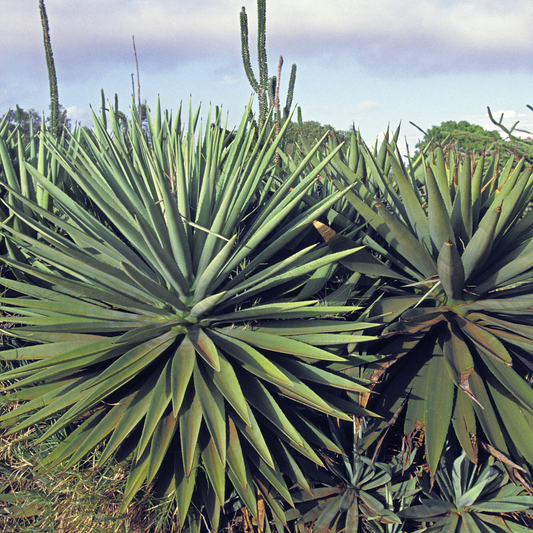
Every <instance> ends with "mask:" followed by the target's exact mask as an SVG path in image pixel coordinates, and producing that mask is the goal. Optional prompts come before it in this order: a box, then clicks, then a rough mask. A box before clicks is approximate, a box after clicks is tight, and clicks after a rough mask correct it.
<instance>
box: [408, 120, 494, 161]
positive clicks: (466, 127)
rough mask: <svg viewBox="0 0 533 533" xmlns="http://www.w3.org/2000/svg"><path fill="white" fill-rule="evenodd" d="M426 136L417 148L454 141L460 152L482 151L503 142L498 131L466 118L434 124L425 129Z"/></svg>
mask: <svg viewBox="0 0 533 533" xmlns="http://www.w3.org/2000/svg"><path fill="white" fill-rule="evenodd" d="M421 131H422V132H423V133H424V137H423V138H422V140H421V141H420V142H419V143H418V144H417V145H416V148H417V150H422V149H423V148H425V147H426V146H427V145H428V144H429V143H431V142H432V143H433V144H434V145H435V146H436V145H437V144H440V145H442V146H444V145H445V144H449V143H454V144H455V146H456V147H457V150H459V151H460V152H465V153H466V152H471V153H472V152H476V153H478V154H479V153H481V152H482V151H483V150H485V151H487V150H490V149H492V148H493V147H494V146H495V145H497V146H500V144H501V143H502V142H503V139H502V138H501V136H500V134H499V133H498V132H497V131H488V130H486V129H485V128H483V127H482V126H478V125H477V124H470V122H467V121H466V120H461V121H460V122H455V121H454V120H447V121H446V122H442V123H441V125H440V126H432V127H431V128H429V129H428V130H427V131H425V132H424V131H423V130H421Z"/></svg>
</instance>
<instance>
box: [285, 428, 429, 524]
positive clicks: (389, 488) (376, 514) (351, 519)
mask: <svg viewBox="0 0 533 533" xmlns="http://www.w3.org/2000/svg"><path fill="white" fill-rule="evenodd" d="M366 427H367V423H366V420H365V419H362V420H357V421H354V422H353V423H352V424H348V423H342V422H341V421H337V422H332V421H331V420H330V432H329V434H330V436H331V437H332V438H333V440H334V441H335V443H336V444H337V445H338V446H339V448H340V450H341V451H342V454H341V455H340V456H337V457H328V460H326V461H325V464H326V468H327V470H328V473H329V476H330V477H329V480H328V478H327V476H323V477H324V478H326V479H322V480H321V481H320V482H314V483H312V486H307V487H304V488H298V489H297V490H295V491H293V492H292V496H293V500H294V503H295V508H294V509H290V510H289V511H287V513H286V517H287V520H288V521H293V520H295V527H296V529H297V531H301V532H306V531H309V529H308V528H309V527H311V530H312V531H313V533H327V532H328V531H330V532H331V533H337V532H342V531H350V532H351V533H357V532H358V531H361V532H363V531H364V532H370V533H400V531H403V524H404V522H405V520H404V519H402V518H400V516H399V515H398V513H397V511H398V510H400V509H403V508H404V507H408V506H409V504H410V503H411V501H412V500H413V498H414V496H415V494H416V493H417V492H418V490H419V489H418V488H417V487H416V483H417V479H416V476H414V475H411V474H410V473H409V467H410V466H411V464H412V462H413V459H414V455H415V452H412V453H410V454H409V453H407V452H402V453H399V454H397V455H396V456H394V457H393V458H392V459H389V460H387V461H386V462H380V461H375V460H374V459H373V458H372V457H369V456H368V454H365V453H363V451H362V450H361V449H360V448H359V446H360V443H361V442H362V440H363V439H362V437H363V436H364V434H365V430H366Z"/></svg>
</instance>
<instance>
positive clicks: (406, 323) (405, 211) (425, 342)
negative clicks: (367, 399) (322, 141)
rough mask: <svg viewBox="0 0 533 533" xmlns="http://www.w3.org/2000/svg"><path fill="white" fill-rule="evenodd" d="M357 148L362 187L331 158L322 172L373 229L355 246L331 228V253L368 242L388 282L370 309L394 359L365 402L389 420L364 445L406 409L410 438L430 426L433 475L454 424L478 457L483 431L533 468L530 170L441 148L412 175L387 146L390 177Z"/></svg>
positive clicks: (361, 267) (362, 263)
mask: <svg viewBox="0 0 533 533" xmlns="http://www.w3.org/2000/svg"><path fill="white" fill-rule="evenodd" d="M361 153H362V157H364V158H365V161H366V163H367V167H368V178H367V180H366V182H364V183H363V182H361V181H359V182H355V181H354V178H353V176H352V175H351V174H350V173H343V172H341V171H340V170H342V169H340V167H338V166H335V165H334V164H332V165H329V166H328V167H327V171H328V172H329V173H330V174H331V177H332V178H333V180H334V183H337V184H338V183H342V184H343V186H344V185H347V184H352V185H353V186H354V187H353V189H352V190H351V191H349V193H348V194H347V195H346V198H347V200H349V201H350V202H351V203H352V204H353V205H354V207H356V209H357V210H358V212H359V214H360V216H362V217H363V218H364V219H365V220H366V221H367V223H368V226H369V228H370V231H369V232H368V235H366V236H365V237H363V238H361V239H359V240H357V239H355V242H354V241H353V240H350V239H347V238H346V237H344V236H343V235H336V234H335V232H332V233H331V232H330V234H329V246H330V248H331V250H332V251H338V250H341V249H348V248H349V247H350V246H352V247H356V246H357V244H359V243H365V244H366V245H367V246H368V247H369V248H371V249H373V253H374V254H375V255H377V256H378V258H379V260H380V262H381V265H380V266H379V269H376V270H375V276H379V277H381V278H385V279H387V278H388V279H387V284H386V286H385V288H384V293H383V295H382V298H381V299H380V300H379V301H378V302H377V303H376V304H375V305H374V307H373V309H372V313H373V314H374V316H379V317H381V318H380V320H383V321H384V322H386V323H387V326H386V328H385V329H384V330H383V331H382V339H381V340H380V341H379V343H378V344H377V345H376V347H375V348H374V349H375V350H376V351H380V350H381V351H382V353H390V354H391V356H392V363H393V364H391V361H389V362H387V364H386V366H383V367H381V368H380V367H375V366H373V367H371V368H369V373H371V372H372V371H375V374H374V375H375V376H378V378H379V380H380V381H382V385H377V386H376V387H379V390H380V395H376V396H374V402H373V403H370V404H369V405H371V406H372V408H373V409H375V410H376V411H377V412H378V413H380V414H381V415H382V416H383V417H384V419H385V421H384V422H376V423H375V432H374V434H373V435H372V436H371V437H370V438H369V440H368V443H370V442H371V441H372V440H373V439H376V438H377V436H378V435H379V434H380V431H381V429H382V428H384V427H388V426H387V423H388V422H387V420H389V421H390V420H396V419H398V418H399V417H398V413H399V412H400V410H401V409H405V426H404V430H405V433H406V434H407V435H411V436H412V435H414V434H415V433H417V432H423V433H424V435H425V447H426V457H427V460H428V463H429V467H430V470H431V472H432V473H435V471H436V469H437V465H438V462H439V458H440V456H441V453H442V450H443V448H444V445H445V442H446V439H447V438H448V436H449V435H450V432H449V431H450V430H451V429H452V427H453V433H455V436H456V438H457V440H458V441H459V442H460V443H461V445H462V447H463V448H464V450H465V451H466V453H467V454H468V456H469V457H470V459H471V460H472V461H476V460H477V456H476V447H475V445H474V444H473V443H474V442H475V441H476V438H479V439H481V440H483V439H484V440H486V441H488V443H489V444H490V446H492V447H493V449H496V450H498V451H499V452H500V453H501V454H503V455H502V456H503V457H507V458H508V459H511V463H512V462H514V464H517V465H520V467H521V468H526V467H527V465H530V468H531V467H532V466H533V454H532V453H531V447H530V445H529V442H530V439H531V438H533V391H532V389H531V387H530V386H529V384H528V383H527V382H526V381H525V380H524V377H525V376H527V375H528V374H529V373H530V372H531V368H532V365H533V342H532V339H533V328H532V326H533V313H532V311H531V308H532V305H533V293H532V290H531V287H532V286H533V285H532V283H533V269H532V268H531V265H532V262H531V258H532V257H533V256H532V255H531V254H532V253H533V252H531V250H532V249H533V248H532V247H533V240H532V237H533V234H532V233H531V231H530V230H529V227H530V224H531V220H532V217H533V215H532V211H531V210H530V208H529V205H530V202H531V200H532V199H533V175H532V169H531V168H526V167H525V166H524V161H523V160H521V161H518V162H513V161H511V162H510V163H508V164H507V165H506V167H505V168H504V169H502V170H501V172H500V173H499V174H497V173H496V172H495V165H494V164H489V163H488V162H487V161H486V160H485V158H484V157H481V158H480V159H479V160H477V161H474V160H473V159H472V158H471V157H470V156H465V157H464V158H462V159H460V158H459V157H457V156H454V154H453V153H452V152H450V153H449V154H448V158H447V160H446V158H445V155H444V152H443V150H442V148H440V147H438V148H437V149H436V150H435V152H434V153H432V154H429V155H430V157H428V158H427V159H426V162H425V163H426V165H425V168H421V169H420V170H419V171H416V172H415V171H414V170H413V167H412V166H410V167H409V168H406V167H405V166H404V165H403V163H402V160H401V159H400V158H399V157H398V156H397V155H396V154H395V152H394V147H392V146H391V147H389V151H388V156H387V157H388V160H389V163H390V169H391V171H390V172H389V173H387V172H385V171H384V170H383V167H382V166H380V165H378V164H377V163H376V162H375V158H374V157H373V156H372V154H370V152H369V151H368V150H362V152H361ZM379 190H381V191H382V193H380V194H379V195H377V193H376V191H379ZM352 257H353V259H352V258H350V257H347V258H345V259H344V260H343V262H344V264H345V265H346V266H350V261H351V260H352V261H353V266H352V267H353V268H354V270H356V271H360V272H363V273H365V274H367V275H372V267H373V265H374V264H375V263H376V262H377V259H376V258H375V257H373V256H371V257H370V258H365V256H364V255H363V254H361V252H357V253H354V255H353V256H352ZM387 269H389V270H390V271H391V272H387ZM378 378H376V381H378ZM448 421H450V422H448Z"/></svg>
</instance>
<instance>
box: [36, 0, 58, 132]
mask: <svg viewBox="0 0 533 533" xmlns="http://www.w3.org/2000/svg"><path fill="white" fill-rule="evenodd" d="M39 9H40V11H41V23H42V25H43V37H44V51H45V53H46V67H47V68H48V79H49V80H50V128H51V130H52V135H53V136H54V137H57V136H58V135H59V92H58V89H57V76H56V67H55V64H54V55H53V53H52V42H51V40H50V26H49V25H48V15H47V14H46V7H45V5H44V0H39Z"/></svg>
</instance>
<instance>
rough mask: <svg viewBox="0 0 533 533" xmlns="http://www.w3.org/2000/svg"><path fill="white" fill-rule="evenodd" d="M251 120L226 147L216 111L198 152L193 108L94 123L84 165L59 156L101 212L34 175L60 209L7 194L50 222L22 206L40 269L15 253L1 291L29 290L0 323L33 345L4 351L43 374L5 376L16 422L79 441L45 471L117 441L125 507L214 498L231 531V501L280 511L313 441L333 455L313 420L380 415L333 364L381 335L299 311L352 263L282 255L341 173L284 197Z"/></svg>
mask: <svg viewBox="0 0 533 533" xmlns="http://www.w3.org/2000/svg"><path fill="white" fill-rule="evenodd" d="M249 114H250V109H249V107H248V108H247V109H246V111H245V114H244V118H243V120H242V122H241V124H240V126H239V128H238V129H237V131H236V133H235V138H234V139H233V141H232V142H231V143H230V144H229V145H227V144H226V139H225V134H224V132H225V126H224V127H222V126H221V122H220V115H219V114H218V115H217V116H216V118H215V122H214V125H211V116H209V117H208V126H207V128H206V130H205V132H204V133H203V135H200V136H199V138H196V137H195V135H196V120H195V117H196V116H197V113H196V114H194V113H192V111H191V117H192V118H191V121H190V124H189V129H188V130H186V131H181V128H180V126H179V123H180V119H179V117H178V118H177V119H175V121H174V123H173V122H172V119H171V117H170V116H168V115H166V116H165V118H164V119H161V114H160V111H159V108H158V109H157V110H156V115H155V120H154V121H151V119H150V121H151V122H150V126H149V129H150V135H149V136H148V135H147V134H146V132H145V131H144V130H142V128H141V125H140V123H139V119H138V117H136V116H135V115H134V118H133V120H132V121H131V122H130V123H129V128H128V133H124V132H123V131H122V130H120V129H118V126H117V127H116V128H115V131H114V132H113V136H111V135H110V134H109V133H108V132H107V130H106V128H105V127H104V125H103V123H102V122H101V120H99V119H97V118H96V117H95V138H96V140H94V139H87V143H88V146H89V149H88V150H84V149H83V148H82V147H79V148H78V151H77V154H78V155H77V157H76V158H71V157H69V155H68V153H66V152H65V151H63V150H61V149H60V148H57V149H55V156H56V157H57V160H58V161H59V163H60V164H61V165H62V166H63V168H64V169H65V171H66V172H68V174H69V175H70V178H71V179H72V181H73V182H74V183H76V185H77V186H78V187H79V189H80V190H82V191H84V192H85V193H86V194H87V196H88V197H90V198H91V200H92V203H93V206H94V211H91V212H89V211H87V210H86V208H85V206H84V205H80V203H79V202H77V201H76V200H75V199H73V198H72V197H71V196H69V195H68V194H67V193H65V192H63V191H61V190H60V189H59V188H58V187H57V186H55V185H54V184H53V183H51V182H49V181H48V180H47V179H46V177H45V176H43V175H42V174H41V173H40V172H39V170H38V169H36V168H34V167H32V166H31V165H28V166H27V170H28V172H29V173H30V174H31V175H32V177H33V179H34V180H35V182H36V183H37V184H38V186H39V187H42V189H43V190H45V191H46V192H47V193H48V194H49V195H50V197H51V198H53V200H54V204H55V205H56V206H59V210H60V211H59V214H54V213H51V212H49V211H47V210H46V209H44V208H43V207H42V206H39V205H38V204H36V203H35V202H33V201H31V200H30V199H27V198H25V197H23V196H22V195H20V194H19V193H18V192H17V191H15V190H14V189H12V188H9V191H10V193H11V195H12V196H13V198H15V200H16V202H20V203H21V204H22V205H23V206H25V207H27V208H29V209H31V210H32V211H33V212H35V213H37V214H38V215H39V217H42V219H43V220H45V221H46V222H47V224H46V225H45V224H41V223H40V222H38V221H36V220H35V219H34V218H31V217H28V216H26V214H25V212H24V210H23V209H18V208H17V207H16V206H15V205H14V204H15V202H13V205H11V204H10V205H9V207H10V208H11V209H12V210H13V212H14V213H16V215H17V217H18V218H19V219H20V220H21V221H23V222H24V223H25V224H27V225H28V226H29V227H31V228H32V230H33V232H34V235H35V236H34V237H32V236H30V235H28V234H25V233H22V232H19V231H17V230H16V229H13V228H9V227H6V226H3V229H4V232H5V233H6V234H7V235H8V236H9V239H10V242H11V243H12V245H13V246H14V247H17V248H18V249H19V250H21V251H23V252H24V256H25V257H28V261H27V262H24V261H17V260H13V259H10V258H4V261H5V263H6V264H8V265H9V266H10V267H11V268H12V270H13V271H15V272H17V273H18V277H19V279H18V280H10V279H5V280H4V285H5V287H6V288H8V289H9V290H10V292H13V293H15V294H18V295H19V296H18V297H15V298H8V297H4V298H2V299H1V301H0V303H1V309H2V310H3V312H4V313H5V314H9V315H10V316H9V318H5V319H4V322H8V321H9V322H11V323H15V324H17V327H16V328H14V329H10V330H9V334H10V335H15V336H17V337H19V338H21V339H24V340H27V341H31V344H29V345H28V346H26V347H24V348H21V349H19V350H10V351H4V352H3V353H2V357H3V358H5V359H23V360H27V361H31V362H30V363H29V364H27V365H24V366H21V367H20V368H17V369H14V370H12V371H10V372H6V373H5V374H4V375H3V380H4V382H7V381H8V380H9V383H12V385H9V384H8V385H6V386H5V389H4V390H5V391H6V392H9V396H8V399H9V400H13V401H14V400H16V399H21V400H26V401H25V403H22V404H21V405H20V406H19V407H18V408H17V409H14V410H12V411H10V412H8V413H6V414H5V415H3V416H2V417H0V425H1V426H2V427H4V428H10V430H11V431H19V430H22V429H24V428H28V427H31V426H33V425H34V424H37V423H39V422H42V421H44V420H52V419H53V422H52V423H51V425H50V427H49V429H48V430H47V431H46V432H45V433H44V435H42V436H41V437H40V440H44V439H47V438H48V437H49V436H50V435H53V434H54V433H56V432H57V431H59V430H61V429H62V428H66V427H69V428H75V429H74V430H73V431H72V432H71V433H70V435H69V436H68V437H67V438H66V440H65V441H64V442H63V443H62V444H61V445H59V446H57V447H56V448H55V449H54V450H53V451H52V452H51V454H50V455H49V456H48V457H47V458H46V459H45V460H44V462H43V463H42V465H41V467H40V468H48V467H52V466H54V465H57V464H59V463H63V464H65V465H66V467H68V466H69V465H71V464H73V463H75V462H76V461H79V460H80V459H81V458H82V457H84V455H85V454H86V453H87V452H89V451H90V450H91V449H92V448H94V447H95V446H97V445H98V444H99V443H101V442H102V441H105V443H106V444H105V449H104V452H103V455H102V457H101V459H100V463H104V462H105V461H107V460H108V459H109V458H110V457H112V456H114V455H118V456H124V455H128V454H130V453H131V454H133V455H132V458H133V459H132V468H131V472H130V474H129V480H128V485H127V488H126V494H125V502H124V504H125V505H127V503H128V502H129V501H131V499H132V498H133V497H134V495H135V494H136V492H137V491H138V489H139V487H140V486H141V485H142V484H143V483H145V482H147V483H151V482H157V483H158V485H159V488H160V490H161V491H162V492H163V493H174V494H175V496H176V500H177V504H178V512H179V518H180V521H181V523H182V524H183V522H184V521H185V519H186V517H187V514H188V512H189V507H190V505H191V500H192V499H193V498H196V497H197V496H195V494H196V495H197V494H198V491H200V493H201V494H204V496H205V498H208V500H209V502H211V503H210V504H208V503H206V501H207V500H205V501H204V502H203V503H204V504H205V505H206V508H209V509H211V511H210V512H209V513H208V514H209V518H210V521H211V524H212V527H213V528H215V529H216V524H217V523H218V518H217V517H218V513H219V512H220V504H221V503H223V502H224V501H225V498H226V496H227V494H228V493H229V488H228V487H231V486H233V487H234V488H235V490H236V491H237V493H238V495H239V497H240V498H241V499H242V501H243V502H244V503H245V504H246V505H247V506H248V507H249V509H250V511H251V512H252V513H255V512H256V498H257V491H258V490H259V491H260V492H261V493H262V495H263V498H265V499H266V500H267V501H269V502H270V503H271V505H272V506H273V509H274V510H275V511H276V510H277V511H278V514H279V513H280V512H281V511H280V509H281V508H280V507H279V504H278V503H277V502H276V500H275V499H274V494H270V493H269V492H268V491H270V490H272V491H274V492H275V495H277V494H278V493H279V494H280V495H281V496H282V497H283V498H285V499H286V500H287V501H288V502H289V503H291V502H292V500H291V496H290V493H289V491H288V488H287V484H286V483H287V478H286V477H285V476H284V475H283V474H282V473H281V472H287V473H288V474H289V477H290V473H291V472H292V473H293V478H294V479H292V480H291V483H292V482H299V481H301V479H302V476H301V474H298V468H299V467H298V460H299V459H298V457H300V456H301V457H305V458H307V459H308V460H311V461H313V462H315V463H317V464H321V459H320V457H319V455H318V454H317V452H316V450H315V447H316V446H318V447H321V446H330V447H331V446H333V444H332V443H331V441H330V440H329V439H327V437H326V436H325V435H324V434H323V432H322V430H321V429H320V428H319V427H317V426H316V424H315V423H314V421H313V416H314V415H315V414H317V413H319V414H325V415H330V416H334V417H338V418H345V419H346V418H347V419H349V418H350V416H351V415H352V414H365V413H367V411H366V410H365V409H363V408H361V407H359V406H358V405H357V404H356V403H350V402H348V401H347V399H348V398H344V399H343V398H342V394H341V392H342V391H351V392H356V393H357V392H364V391H366V390H367V389H366V388H365V383H366V382H365V381H364V380H360V379H352V378H349V377H347V376H345V375H344V374H342V373H340V372H337V371H335V370H332V369H331V368H330V366H329V365H330V364H331V363H332V362H343V363H349V364H354V365H356V364H359V361H358V360H357V359H356V358H352V357H350V356H349V354H348V350H347V348H346V346H347V345H351V344H354V343H356V342H359V341H366V340H369V339H371V338H372V337H369V336H364V335H358V334H357V331H358V330H361V329H362V328H364V327H366V326H365V324H360V323H356V322H354V323H349V322H344V321H343V322H342V327H341V328H340V330H339V328H338V326H339V325H340V323H339V322H338V321H336V320H335V317H337V316H339V315H342V314H344V313H346V312H352V311H353V310H354V308H353V307H339V306H336V307H335V306H324V305H317V304H318V303H319V301H318V300H317V299H309V298H306V299H305V300H303V299H302V298H299V294H301V287H302V286H305V284H306V282H307V280H308V279H309V277H310V276H311V275H312V274H313V273H314V272H316V271H317V270H319V269H321V268H322V267H324V266H326V265H329V264H332V263H334V262H336V261H339V260H340V259H342V258H343V257H345V256H346V255H347V253H351V250H349V251H348V252H346V251H341V252H338V253H334V254H330V253H327V247H325V246H318V247H317V246H316V245H315V246H308V247H307V248H303V249H301V250H298V251H296V252H294V253H292V252H291V253H289V254H288V255H287V254H285V253H283V251H284V248H285V246H286V245H287V243H288V242H290V241H291V240H292V239H294V238H295V237H297V236H298V234H299V233H300V232H302V231H303V230H305V229H306V228H307V227H308V226H309V224H310V223H311V221H312V220H314V219H315V218H317V217H318V216H320V214H321V213H323V212H325V211H326V210H327V209H329V207H330V206H331V205H332V203H334V202H335V201H336V200H337V198H338V197H340V196H341V195H342V193H339V194H337V195H336V196H335V197H332V198H327V199H325V200H323V201H321V202H319V203H318V204H317V205H316V206H314V207H313V208H309V209H306V210H303V211H302V210H301V209H300V205H299V204H300V201H301V199H302V197H303V196H305V194H306V192H307V190H308V189H309V187H310V186H311V184H312V183H313V181H314V180H315V179H316V176H317V175H318V173H319V172H321V170H322V169H323V167H324V165H325V164H327V161H328V160H327V159H326V160H325V161H324V162H323V164H321V165H318V166H317V167H316V168H314V169H313V171H312V172H311V173H310V174H309V175H307V176H306V177H305V179H303V180H301V181H298V179H299V177H300V174H302V172H303V171H304V169H305V168H306V163H303V164H302V165H300V166H299V167H298V168H296V169H294V171H293V172H292V173H290V175H288V176H287V177H286V180H285V181H284V183H283V185H281V186H279V187H277V188H276V187H274V186H272V182H271V180H270V181H269V180H268V176H269V175H270V173H271V171H275V170H276V168H275V167H271V165H272V159H273V155H274V154H275V151H276V147H277V145H278V144H279V141H280V139H281V136H278V137H277V138H275V139H270V138H268V137H267V133H263V134H262V137H261V138H260V139H259V142H258V143H255V144H254V142H253V139H254V135H255V132H254V131H253V128H250V127H249V125H248V120H249ZM111 116H113V111H112V112H111ZM111 123H112V124H115V125H117V124H118V121H113V120H112V121H111ZM287 123H288V122H287ZM281 134H283V132H282V133H281ZM269 135H272V134H269ZM51 148H52V149H54V148H53V147H51ZM297 208H298V210H297ZM295 212H296V213H297V215H296V216H295V215H294V213H295ZM51 227H55V228H56V230H52V229H50V228H51ZM284 318H287V319H290V321H288V322H286V323H285V322H284V321H283V319H284ZM283 325H285V326H287V327H280V326H283ZM330 325H331V326H332V327H333V330H334V329H335V327H337V330H339V331H340V333H339V334H337V335H334V334H333V333H332V332H330V331H329V326H330ZM328 347H331V349H328ZM339 347H340V348H339ZM328 391H329V393H328ZM333 448H335V447H334V446H333ZM280 450H282V451H280ZM228 480H229V483H228ZM265 491H266V492H265ZM213 502H217V505H214V504H213Z"/></svg>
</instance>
